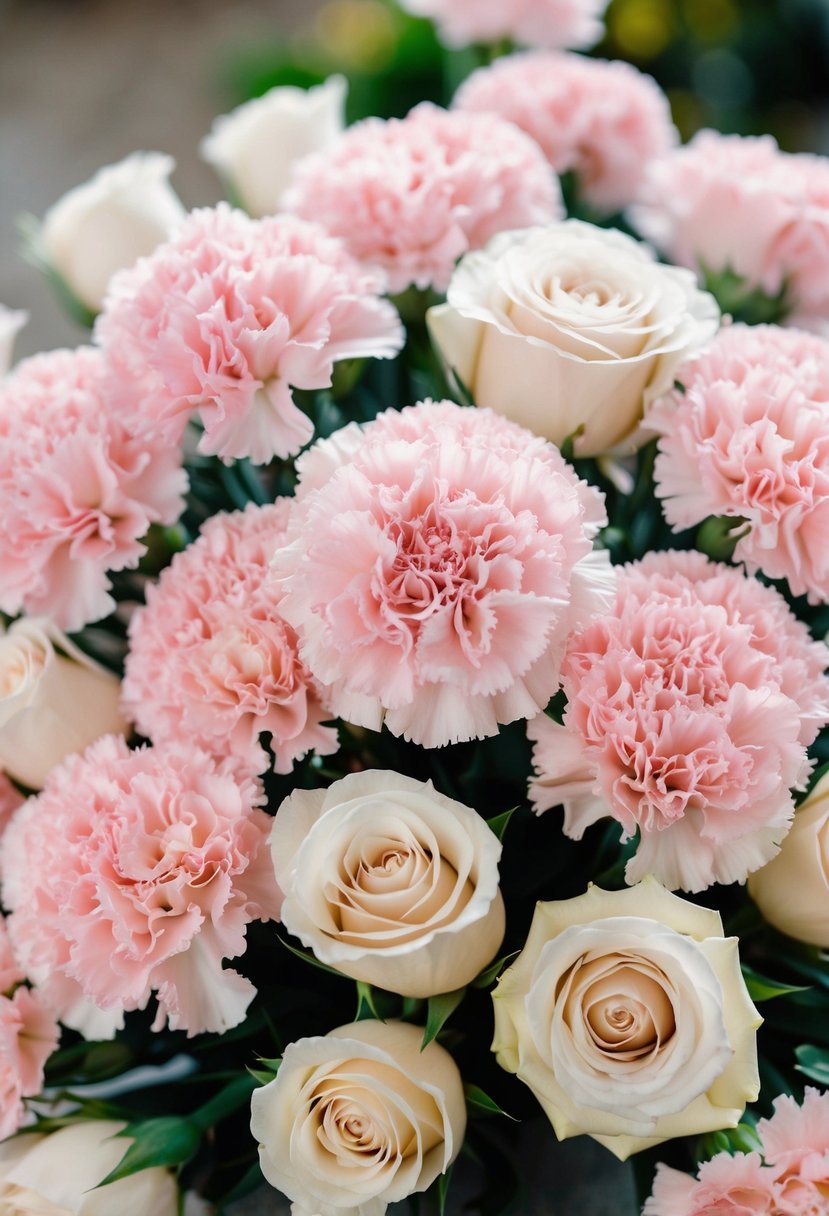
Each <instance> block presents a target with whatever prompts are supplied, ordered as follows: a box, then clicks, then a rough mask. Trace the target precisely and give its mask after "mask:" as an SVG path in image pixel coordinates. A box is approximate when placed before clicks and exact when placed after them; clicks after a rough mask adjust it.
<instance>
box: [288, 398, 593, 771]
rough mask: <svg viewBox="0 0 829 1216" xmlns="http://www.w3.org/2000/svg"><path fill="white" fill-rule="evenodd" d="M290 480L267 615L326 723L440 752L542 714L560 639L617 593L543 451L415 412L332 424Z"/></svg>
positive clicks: (480, 417) (489, 418)
mask: <svg viewBox="0 0 829 1216" xmlns="http://www.w3.org/2000/svg"><path fill="white" fill-rule="evenodd" d="M299 471H300V485H299V489H298V493H297V499H296V506H295V508H294V512H293V515H292V518H291V535H292V537H293V541H292V543H291V544H290V545H289V546H288V547H286V548H284V549H282V550H280V551H279V552H277V554H276V556H275V558H274V567H275V571H276V581H277V586H278V587H279V588H280V589H281V593H282V594H283V595H284V599H283V600H282V601H281V603H280V605H279V608H280V612H281V613H282V614H283V615H284V616H285V617H286V618H287V619H288V620H289V621H290V622H291V623H292V624H293V626H294V628H295V629H296V630H297V633H298V634H299V638H300V654H301V655H302V658H303V659H304V661H305V662H306V663H307V665H308V667H309V668H310V670H311V671H312V672H313V673H314V675H315V676H316V677H317V678H318V679H319V680H320V681H322V682H323V683H324V684H326V685H329V686H330V687H329V689H328V695H329V698H330V702H331V705H332V708H333V710H334V712H335V713H337V714H338V715H339V716H341V717H343V718H345V719H346V720H347V721H349V722H353V723H357V724H359V725H362V726H368V727H371V728H373V729H375V730H379V728H380V726H381V725H382V723H383V721H384V720H385V723H386V725H387V726H388V728H389V730H390V731H391V732H392V734H395V735H403V736H404V737H405V738H406V739H410V740H412V741H413V742H415V743H421V744H423V745H424V746H426V747H440V746H443V745H444V744H446V743H451V742H458V741H461V740H467V739H476V738H483V737H485V736H488V735H493V734H495V733H496V732H497V730H498V725H499V723H503V722H512V721H514V720H515V719H517V718H525V717H529V716H531V715H533V714H535V713H537V712H538V710H539V709H540V708H542V707H543V706H544V705H546V704H547V702H548V700H549V699H550V697H551V696H552V695H553V693H555V691H556V690H557V688H558V684H559V665H560V660H561V655H562V651H563V647H564V640H565V638H566V636H567V634H568V632H569V631H570V630H571V629H572V628H573V627H574V626H576V625H583V624H584V622H586V621H587V620H589V619H590V618H591V617H592V616H594V615H595V614H596V613H598V612H601V611H603V610H604V608H605V607H606V605H607V604H608V602H609V599H610V597H611V596H612V589H613V581H612V572H611V570H610V567H609V565H608V562H607V556H606V554H604V553H594V552H593V544H592V542H593V537H594V536H595V534H596V532H597V531H598V529H599V527H600V526H601V525H602V523H603V521H604V511H603V503H602V499H601V496H600V495H599V494H598V492H597V491H596V490H594V489H592V488H591V487H589V486H587V485H586V484H585V483H584V482H581V481H579V480H578V478H577V477H576V476H575V474H574V473H573V471H572V469H570V468H569V466H568V465H567V464H566V463H565V462H564V461H563V460H562V458H561V456H560V454H559V453H558V452H557V451H556V450H555V449H554V448H552V447H551V446H550V445H547V444H544V443H543V442H542V441H540V440H538V439H537V438H536V437H535V436H532V435H530V434H529V432H527V431H524V430H523V429H522V428H521V427H519V426H517V425H516V424H515V423H512V422H508V421H507V420H506V419H503V418H499V417H497V416H496V415H494V414H491V413H489V412H488V411H482V410H467V409H464V408H462V407H461V406H457V405H454V404H452V403H451V402H441V403H437V404H433V403H430V402H426V403H423V404H420V405H416V406H413V407H411V408H409V409H406V410H403V411H402V413H398V412H397V411H395V410H388V411H386V412H385V413H384V414H382V415H381V416H380V417H379V418H378V419H377V421H376V422H373V423H369V424H368V425H366V426H364V427H362V428H357V427H350V428H346V431H345V432H344V433H338V434H337V435H335V436H334V438H333V439H332V440H331V441H329V442H327V443H323V444H318V445H316V446H315V447H314V448H312V449H311V450H310V452H308V453H307V454H306V455H305V456H304V457H303V459H302V460H301V461H300V464H299Z"/></svg>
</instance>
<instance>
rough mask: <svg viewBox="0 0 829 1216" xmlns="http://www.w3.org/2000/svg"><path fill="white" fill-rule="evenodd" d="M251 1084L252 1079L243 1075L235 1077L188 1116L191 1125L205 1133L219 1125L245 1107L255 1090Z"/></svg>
mask: <svg viewBox="0 0 829 1216" xmlns="http://www.w3.org/2000/svg"><path fill="white" fill-rule="evenodd" d="M251 1082H252V1078H251V1077H249V1076H247V1075H245V1074H244V1073H242V1074H240V1075H239V1076H237V1077H236V1078H235V1080H233V1081H231V1082H230V1084H229V1085H226V1086H225V1087H224V1089H222V1090H220V1091H219V1092H218V1093H217V1094H216V1095H215V1096H214V1097H212V1098H211V1099H210V1101H209V1102H205V1104H204V1106H200V1107H199V1109H198V1110H197V1111H194V1112H193V1114H192V1115H191V1116H190V1121H191V1123H193V1124H194V1126H195V1127H197V1128H199V1129H201V1131H207V1129H208V1128H209V1127H212V1126H213V1125H214V1124H215V1123H221V1121H222V1119H226V1118H227V1116H228V1115H232V1114H233V1112H234V1111H236V1110H239V1108H240V1107H242V1106H247V1104H248V1102H250V1096H251V1094H252V1093H253V1091H254V1089H255V1088H256V1086H255V1085H253V1084H252V1083H251Z"/></svg>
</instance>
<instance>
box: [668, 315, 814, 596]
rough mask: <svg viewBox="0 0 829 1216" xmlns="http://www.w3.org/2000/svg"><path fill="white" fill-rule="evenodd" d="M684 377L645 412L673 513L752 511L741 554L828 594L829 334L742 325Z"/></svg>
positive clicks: (680, 516)
mask: <svg viewBox="0 0 829 1216" xmlns="http://www.w3.org/2000/svg"><path fill="white" fill-rule="evenodd" d="M676 376H677V379H678V380H679V381H680V382H681V383H682V385H683V391H675V392H672V393H670V394H669V395H668V396H667V397H665V398H663V400H662V401H661V402H659V403H657V405H656V406H655V407H654V409H653V410H652V411H651V412H650V413H649V414H648V420H647V422H648V427H649V429H651V430H654V431H657V432H658V433H659V435H660V436H661V437H660V440H659V456H658V457H657V460H656V468H655V478H656V493H657V494H658V496H659V497H660V498H661V499H663V510H664V512H665V517H666V519H667V520H668V522H669V523H670V524H671V525H672V527H673V528H674V529H675V530H677V531H680V530H682V529H683V528H689V527H691V526H692V525H693V524H698V523H700V522H701V521H702V520H703V519H705V518H706V517H707V516H709V515H725V516H728V517H730V518H732V519H737V520H741V519H742V520H745V521H746V524H747V527H745V528H743V529H738V535H739V536H740V539H739V540H738V542H737V546H736V548H735V550H734V557H735V559H736V560H737V561H741V562H744V563H745V565H746V567H747V568H748V570H749V571H751V572H752V573H753V572H755V571H757V570H762V571H763V573H764V574H766V575H768V576H769V577H770V578H774V579H778V578H785V579H786V580H787V581H788V583H789V586H790V588H791V590H792V592H793V593H794V594H795V595H804V594H805V595H808V596H809V599H810V601H811V602H812V603H820V602H823V603H826V602H827V601H829V545H828V544H827V536H829V341H826V340H824V339H821V338H818V337H815V336H813V335H811V334H805V333H802V332H800V331H799V330H796V329H791V330H786V329H778V328H777V327H776V326H773V325H765V326H752V327H748V326H743V325H734V326H732V327H731V328H727V329H724V330H721V331H720V333H719V334H718V336H717V337H716V338H715V339H714V343H713V345H712V347H711V349H710V350H709V351H708V353H707V354H704V355H702V356H701V357H700V358H698V359H695V360H693V361H691V362H689V363H686V364H684V365H683V366H682V367H680V368H679V369H677V372H676ZM735 527H736V525H735Z"/></svg>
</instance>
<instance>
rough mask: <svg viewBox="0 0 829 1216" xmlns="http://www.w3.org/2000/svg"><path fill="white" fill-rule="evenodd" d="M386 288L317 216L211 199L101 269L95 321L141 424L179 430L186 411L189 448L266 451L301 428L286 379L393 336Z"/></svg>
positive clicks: (314, 381) (323, 375)
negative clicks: (148, 247)
mask: <svg viewBox="0 0 829 1216" xmlns="http://www.w3.org/2000/svg"><path fill="white" fill-rule="evenodd" d="M384 287H385V283H384V280H383V277H382V276H381V275H379V274H377V273H376V272H369V271H367V270H366V269H365V268H363V267H360V266H358V265H357V263H356V262H355V261H354V260H353V259H352V258H351V257H349V255H348V254H347V253H346V252H345V250H344V248H343V246H342V245H341V243H340V242H339V241H337V240H334V239H332V238H331V237H330V236H328V235H327V234H326V233H324V232H323V231H322V229H321V228H318V227H317V226H316V225H311V224H306V223H302V222H301V221H299V220H297V219H295V218H293V217H291V216H276V217H269V218H266V219H261V220H253V219H250V218H248V216H246V215H244V214H243V213H242V212H241V211H234V210H232V209H231V208H230V207H228V206H227V205H226V204H220V206H219V207H217V208H216V209H215V210H202V211H194V212H193V213H192V214H191V215H190V217H189V218H188V219H187V220H186V221H185V222H184V224H183V225H182V226H181V228H180V229H179V230H178V233H177V234H176V235H175V236H174V237H173V238H172V239H171V240H170V241H168V242H167V243H166V244H163V245H160V246H159V247H158V248H157V249H156V250H155V252H154V253H153V254H151V255H150V256H149V257H147V258H142V259H140V260H139V261H138V262H137V263H136V265H135V266H134V267H131V268H130V269H128V270H124V271H122V272H120V273H119V274H118V275H116V276H115V277H114V278H113V280H112V282H111V284H110V290H109V295H108V297H107V300H106V302H105V305H104V311H103V313H102V315H101V317H100V318H99V320H98V323H97V325H96V329H95V333H96V337H97V339H98V341H99V342H100V343H102V345H103V346H104V348H105V350H106V354H107V359H108V362H109V366H110V374H111V376H112V378H113V380H114V382H115V383H118V384H127V383H132V384H133V385H134V386H135V388H134V397H135V400H134V409H135V411H136V417H137V419H138V421H139V423H140V425H141V427H142V428H143V430H144V431H145V432H146V433H147V434H151V435H160V436H161V437H163V438H164V439H166V440H167V441H169V442H172V443H177V442H179V441H180V439H181V436H182V433H183V431H184V428H185V426H186V424H187V421H188V419H189V418H190V417H191V415H193V414H197V415H198V418H199V421H200V422H201V424H202V426H203V428H204V430H203V433H202V435H201V438H200V440H199V451H200V452H205V453H208V454H216V455H219V456H220V457H221V458H222V459H223V460H225V461H229V460H231V459H234V458H238V457H244V456H249V457H250V459H251V460H253V461H254V462H255V463H257V464H264V463H266V462H267V461H269V460H271V459H272V458H273V457H274V456H282V457H286V456H291V455H293V454H295V453H296V452H298V451H299V450H300V448H301V447H302V446H303V445H304V444H306V443H307V442H308V441H309V439H310V438H311V436H312V435H313V426H312V424H311V421H310V419H309V418H308V416H307V415H306V414H304V413H303V412H302V410H301V409H299V407H298V406H297V405H296V404H295V403H294V398H293V393H292V389H319V388H325V387H327V386H328V385H330V384H331V376H332V372H333V368H334V364H335V363H336V362H338V361H340V360H342V359H354V358H364V357H369V356H375V357H377V358H390V357H391V356H393V355H395V354H396V353H397V351H398V350H399V349H400V347H401V346H402V345H403V340H404V334H403V330H402V327H401V325H400V319H399V317H398V315H397V312H396V311H395V309H394V308H393V306H392V305H391V304H390V303H389V302H388V301H387V300H383V299H381V298H380V294H381V293H382V291H383V290H384Z"/></svg>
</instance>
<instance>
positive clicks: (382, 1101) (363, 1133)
mask: <svg viewBox="0 0 829 1216" xmlns="http://www.w3.org/2000/svg"><path fill="white" fill-rule="evenodd" d="M422 1039H423V1028H422V1027H416V1026H409V1025H407V1024H406V1023H405V1022H375V1021H365V1022H355V1023H353V1024H352V1025H350V1026H340V1027H339V1028H338V1029H337V1030H332V1031H330V1032H329V1033H328V1034H327V1035H325V1036H323V1037H318V1038H308V1039H299V1040H298V1041H297V1042H295V1043H291V1044H290V1046H289V1047H288V1048H287V1049H286V1051H285V1054H284V1055H283V1057H282V1064H281V1066H280V1068H279V1072H278V1073H277V1076H276V1078H275V1079H274V1080H273V1081H271V1082H270V1083H269V1084H268V1085H265V1086H263V1087H262V1088H261V1089H258V1090H256V1092H255V1093H254V1095H253V1099H252V1103H251V1106H252V1115H251V1131H252V1133H253V1136H254V1139H256V1140H257V1141H258V1142H259V1161H260V1164H261V1166H262V1173H263V1174H264V1175H265V1177H266V1178H267V1180H268V1182H270V1183H271V1185H272V1186H275V1187H276V1188H277V1189H278V1190H280V1191H282V1192H283V1193H284V1194H285V1195H287V1196H288V1198H289V1199H292V1200H293V1201H294V1204H295V1207H294V1211H295V1212H297V1211H301V1212H303V1213H305V1212H309V1213H311V1212H312V1213H314V1216H347V1214H350V1213H355V1214H356V1213H359V1216H382V1214H383V1212H385V1210H386V1205H387V1204H389V1203H395V1202H397V1201H398V1200H400V1199H405V1198H406V1196H407V1195H412V1194H414V1193H415V1192H418V1191H425V1190H426V1188H427V1187H428V1186H430V1185H431V1183H432V1182H434V1180H435V1178H437V1176H438V1175H439V1174H442V1173H445V1171H446V1170H447V1169H448V1168H449V1166H450V1165H451V1164H452V1162H453V1161H454V1159H455V1157H457V1155H458V1152H459V1151H460V1147H461V1144H462V1142H463V1137H464V1132H465V1130H466V1107H465V1104H464V1095H463V1085H462V1082H461V1076H460V1073H459V1072H458V1069H457V1067H456V1065H455V1063H454V1061H453V1059H452V1057H451V1056H450V1055H449V1053H448V1052H447V1051H445V1050H444V1049H443V1048H442V1047H441V1046H439V1044H437V1043H430V1044H429V1046H428V1047H427V1048H426V1049H425V1050H424V1051H421V1050H420V1045H421V1041H422Z"/></svg>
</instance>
